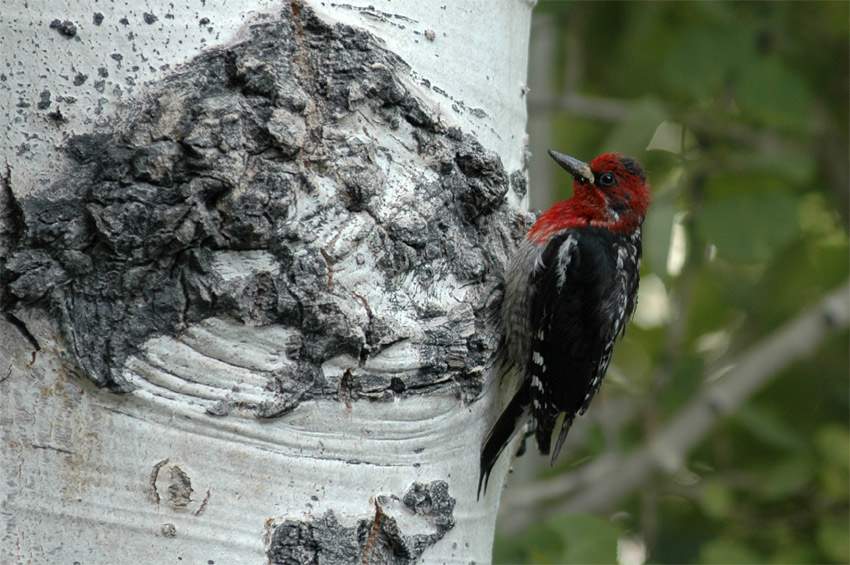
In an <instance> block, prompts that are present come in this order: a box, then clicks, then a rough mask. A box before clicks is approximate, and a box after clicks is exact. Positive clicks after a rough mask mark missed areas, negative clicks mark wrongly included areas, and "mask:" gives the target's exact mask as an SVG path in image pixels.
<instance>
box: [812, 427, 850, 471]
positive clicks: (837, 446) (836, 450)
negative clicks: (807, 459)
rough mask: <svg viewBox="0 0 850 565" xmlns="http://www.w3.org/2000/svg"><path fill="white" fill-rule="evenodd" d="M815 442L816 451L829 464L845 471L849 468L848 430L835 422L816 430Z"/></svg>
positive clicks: (849, 439) (849, 444)
mask: <svg viewBox="0 0 850 565" xmlns="http://www.w3.org/2000/svg"><path fill="white" fill-rule="evenodd" d="M815 442H816V445H817V449H818V453H819V454H820V456H821V457H822V458H823V459H824V460H825V461H826V462H827V463H828V464H830V465H835V466H836V467H838V468H839V469H843V470H845V471H847V470H848V469H850V431H848V430H847V429H846V428H843V427H841V426H837V425H835V424H832V425H828V426H823V427H822V428H820V429H819V430H818V431H817V434H816V437H815Z"/></svg>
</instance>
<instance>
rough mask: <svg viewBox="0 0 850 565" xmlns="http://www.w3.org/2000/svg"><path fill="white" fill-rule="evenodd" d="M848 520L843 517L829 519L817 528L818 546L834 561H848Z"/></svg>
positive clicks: (849, 546)
mask: <svg viewBox="0 0 850 565" xmlns="http://www.w3.org/2000/svg"><path fill="white" fill-rule="evenodd" d="M848 530H850V522H848V520H847V519H846V518H844V519H829V520H825V521H823V522H821V524H820V527H819V528H818V547H820V549H821V551H823V552H824V554H826V555H827V556H828V557H829V558H830V559H831V560H832V561H834V562H835V563H848V562H850V537H848V535H847V532H848Z"/></svg>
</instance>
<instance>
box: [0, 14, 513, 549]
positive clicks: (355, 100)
mask: <svg viewBox="0 0 850 565" xmlns="http://www.w3.org/2000/svg"><path fill="white" fill-rule="evenodd" d="M408 71H409V69H408V68H407V66H406V64H405V63H404V61H402V60H401V59H400V58H399V57H398V56H396V55H394V54H392V53H391V52H389V51H387V50H385V49H384V48H383V47H382V46H381V44H380V42H379V41H377V40H376V39H375V38H374V37H372V36H371V35H369V34H368V33H366V32H364V31H361V30H358V29H355V28H353V27H350V26H346V25H342V24H336V25H330V24H327V23H325V22H323V21H322V20H321V19H319V18H318V17H317V16H316V15H315V14H314V13H313V12H312V11H311V10H310V9H309V8H307V7H306V6H303V5H301V4H300V3H297V2H294V3H292V4H290V5H287V6H285V7H284V8H283V10H282V12H281V14H280V17H279V18H271V17H269V18H267V19H266V20H265V21H262V22H260V23H257V24H255V25H253V26H251V27H250V31H249V33H247V34H246V35H245V36H243V40H242V41H240V42H238V43H236V44H233V45H230V46H228V47H226V48H214V49H210V50H208V51H206V52H204V53H203V54H202V55H200V56H198V57H197V58H195V59H194V60H192V61H191V62H189V63H187V64H185V65H183V66H181V67H179V68H178V69H176V70H175V71H174V73H173V74H172V75H170V77H169V78H167V79H166V80H164V81H163V82H162V83H161V84H159V85H156V86H155V87H152V88H151V89H149V90H148V91H147V94H145V95H144V96H142V97H140V98H136V99H132V100H125V101H124V104H123V106H122V107H121V108H120V111H119V112H118V113H117V115H116V116H112V117H110V118H109V119H108V120H105V121H103V122H101V123H100V124H99V125H98V126H97V127H96V128H95V129H94V130H93V132H92V133H87V134H84V135H77V136H74V137H72V138H70V139H69V140H68V141H67V143H66V144H65V145H64V146H63V147H60V148H59V149H58V151H60V152H61V157H63V158H62V159H59V158H58V157H59V156H60V155H58V156H57V162H61V163H63V165H62V168H61V169H60V170H57V171H56V172H55V174H54V175H53V178H54V179H56V180H55V181H54V182H52V183H50V184H49V185H45V186H44V187H43V189H42V190H40V191H37V192H34V193H32V192H31V193H28V194H25V195H19V194H16V192H15V187H14V186H13V185H12V180H11V179H10V175H8V174H6V175H5V176H4V177H3V179H2V185H3V186H2V187H0V188H2V190H0V203H2V204H3V206H2V210H0V212H2V213H0V251H2V254H0V277H2V283H3V284H2V285H0V311H2V312H3V314H4V316H5V318H6V320H7V321H9V322H12V323H13V324H14V325H15V326H16V327H17V328H18V329H19V330H20V332H21V334H22V335H24V336H25V337H26V339H28V340H29V341H30V343H32V344H34V348H35V349H38V344H39V342H40V341H41V340H42V339H44V338H45V337H50V338H51V339H56V338H57V336H58V337H60V338H61V339H62V340H64V344H62V347H63V348H64V350H63V351H60V354H61V355H63V356H64V359H65V361H66V362H67V368H68V369H70V370H72V371H74V372H76V373H77V374H79V375H80V376H82V377H84V378H85V379H88V380H89V381H91V382H92V383H94V384H95V385H96V386H98V387H101V388H105V389H109V390H111V391H113V392H116V393H124V394H126V393H131V392H133V391H137V390H139V389H143V390H144V391H145V392H146V393H149V394H151V395H152V396H153V397H156V398H163V399H166V400H167V401H168V402H181V403H184V404H186V405H191V406H200V407H201V409H202V410H203V411H205V412H206V414H208V415H213V416H217V417H222V418H225V417H246V416H247V417H257V418H276V417H280V416H282V415H285V414H287V413H289V412H290V411H292V410H294V409H295V408H296V407H297V406H298V405H299V404H300V403H302V402H304V401H305V400H312V399H328V400H333V401H339V402H344V403H346V404H349V405H350V403H352V402H357V401H373V400H378V401H387V400H392V399H394V398H398V397H409V396H413V395H419V394H430V393H441V394H445V393H449V394H453V395H455V396H457V398H458V399H460V401H461V402H471V401H473V400H474V399H475V398H477V397H478V396H479V394H480V392H481V390H482V386H483V379H484V372H483V368H484V366H485V364H486V361H487V359H488V357H489V355H490V352H491V348H492V345H493V342H494V340H495V335H494V332H495V328H494V327H493V324H492V317H491V316H490V313H491V310H492V307H493V305H494V303H495V302H496V301H497V300H498V294H499V287H500V284H501V272H502V265H503V263H504V260H505V257H506V255H507V254H508V252H509V250H510V249H512V248H513V246H514V245H515V241H516V239H517V238H518V236H519V235H520V234H521V233H522V232H523V229H522V228H523V223H524V221H525V218H524V217H523V216H522V215H521V214H518V213H517V212H516V210H515V209H512V208H511V207H510V206H509V205H508V204H507V203H506V202H505V195H506V192H507V191H508V190H509V189H513V190H514V191H515V192H516V193H517V194H519V195H520V196H522V195H524V194H525V191H526V182H525V177H524V174H523V171H506V170H505V168H504V166H503V165H502V162H501V160H500V159H499V157H498V156H497V155H496V154H495V153H493V152H492V151H488V150H487V149H485V148H484V147H482V146H481V145H480V144H479V143H478V142H477V141H476V140H475V139H474V138H473V137H472V136H470V135H469V134H466V133H464V132H462V131H461V130H460V129H459V128H457V127H452V126H451V125H450V124H447V123H446V122H445V121H444V120H443V118H442V117H441V115H440V112H439V109H438V108H436V107H431V106H429V104H428V103H427V102H425V100H426V97H421V96H419V95H418V89H419V87H420V86H421V85H416V84H414V83H412V82H410V79H409V78H408V77H409V74H410V73H409V72H408ZM48 94H49V93H48ZM44 111H45V112H48V111H49V107H45V109H44ZM66 157H67V159H66ZM64 163H68V164H67V165H65V164H64ZM181 348H182V349H181ZM245 348H249V349H250V348H255V349H251V351H253V352H255V353H256V352H257V351H261V352H264V353H265V354H266V358H263V359H259V360H258V359H257V358H256V355H254V356H253V357H252V354H251V353H250V352H249V353H245V352H244V351H243V349H245ZM184 353H186V354H187V355H188V354H190V353H191V355H195V354H197V357H191V356H190V357H185V358H184V356H183V354H184ZM382 354H383V355H382ZM199 358H200V360H201V361H204V362H209V364H210V366H213V365H214V364H216V363H217V364H219V365H224V366H225V369H221V370H218V369H216V368H215V367H217V366H218V365H215V366H213V368H209V367H207V365H205V364H202V365H201V366H200V367H197V366H193V363H195V362H196V361H197V360H198V359H199ZM217 371H218V372H217ZM351 463H357V461H352V462H351ZM172 471H173V470H172ZM172 474H173V473H172ZM185 479H186V480H185V481H183V482H182V483H181V484H183V486H184V487H185V486H186V484H191V483H190V482H187V481H190V479H189V476H188V475H186V477H185ZM172 482H174V477H172ZM178 482H180V481H178ZM184 483H185V484H184ZM170 492H171V491H167V493H170ZM190 494H191V493H190ZM163 496H165V497H166V498H167V497H168V496H170V494H165V495H163ZM195 498H197V497H195ZM196 502H197V501H196ZM453 507H454V498H453V497H452V496H451V495H450V493H449V484H448V483H446V482H443V481H434V482H431V483H415V484H414V485H413V486H412V487H411V488H410V489H409V490H407V491H406V492H405V493H404V494H402V495H382V496H378V497H377V498H376V500H375V509H376V512H375V516H374V517H373V518H372V519H364V520H361V521H360V522H359V524H358V525H357V526H355V527H347V526H343V525H341V524H340V522H339V521H338V519H337V516H336V515H335V514H334V513H333V512H331V511H329V512H326V513H324V514H323V515H321V516H320V517H318V518H316V519H313V520H309V521H299V520H285V521H283V522H280V523H279V524H277V525H274V524H272V525H270V526H269V530H268V544H267V551H268V557H269V559H270V561H271V562H275V563H289V562H322V563H335V562H351V561H352V559H359V558H361V557H363V556H364V555H366V554H367V553H368V554H369V555H370V557H369V562H386V563H409V562H413V561H414V560H416V559H417V558H418V557H419V556H420V555H421V554H422V552H423V551H424V550H425V548H427V547H428V546H429V545H431V544H433V543H435V542H436V541H438V540H439V539H441V538H442V537H443V535H444V534H445V532H446V531H448V530H449V529H451V528H452V527H453V525H454V517H453ZM411 517H412V518H413V522H411ZM278 520H280V518H279V519H278ZM174 531H175V530H174V527H173V526H172V527H171V529H170V530H169V532H171V534H169V533H168V532H166V530H165V529H163V531H162V532H161V533H162V535H163V536H165V537H174Z"/></svg>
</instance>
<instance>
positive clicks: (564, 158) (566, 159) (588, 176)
mask: <svg viewBox="0 0 850 565" xmlns="http://www.w3.org/2000/svg"><path fill="white" fill-rule="evenodd" d="M549 155H551V157H552V158H553V159H554V160H555V162H556V163H558V164H559V165H561V166H562V167H563V168H564V170H565V171H567V172H568V173H570V174H571V175H572V176H573V178H574V179H576V180H577V181H579V182H583V183H587V184H590V183H592V182H593V171H591V170H590V165H588V164H587V163H585V162H583V161H579V160H578V159H575V158H573V157H570V156H569V155H564V154H563V153H558V152H557V151H552V150H551V149H550V150H549Z"/></svg>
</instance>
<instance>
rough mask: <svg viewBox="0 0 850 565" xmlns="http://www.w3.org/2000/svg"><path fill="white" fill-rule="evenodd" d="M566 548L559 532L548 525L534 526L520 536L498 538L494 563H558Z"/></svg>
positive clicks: (494, 550) (494, 551) (494, 548)
mask: <svg viewBox="0 0 850 565" xmlns="http://www.w3.org/2000/svg"><path fill="white" fill-rule="evenodd" d="M564 547H565V545H564V540H563V539H562V538H561V536H560V535H559V533H558V531H556V530H555V529H553V528H552V527H551V526H549V525H548V524H547V523H538V524H533V525H531V526H529V527H528V528H527V529H526V530H525V531H523V532H522V534H520V535H519V536H516V537H510V538H509V537H501V536H497V537H496V540H495V543H494V545H493V563H518V562H519V563H558V562H559V560H560V557H561V555H562V554H563V552H564Z"/></svg>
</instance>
